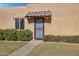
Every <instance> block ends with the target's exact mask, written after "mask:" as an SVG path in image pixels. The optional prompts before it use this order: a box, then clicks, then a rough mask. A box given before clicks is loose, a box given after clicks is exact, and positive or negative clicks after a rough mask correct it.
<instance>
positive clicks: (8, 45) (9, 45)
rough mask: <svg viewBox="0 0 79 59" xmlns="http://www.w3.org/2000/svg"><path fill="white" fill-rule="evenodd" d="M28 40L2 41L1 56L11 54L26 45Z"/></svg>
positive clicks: (0, 42) (0, 45)
mask: <svg viewBox="0 0 79 59" xmlns="http://www.w3.org/2000/svg"><path fill="white" fill-rule="evenodd" d="M27 43H28V42H26V41H25V42H24V41H18V42H16V41H13V42H10V41H7V42H5V41H0V56H5V55H8V54H10V53H11V52H13V51H15V50H16V49H18V48H20V47H22V46H24V45H25V44H27Z"/></svg>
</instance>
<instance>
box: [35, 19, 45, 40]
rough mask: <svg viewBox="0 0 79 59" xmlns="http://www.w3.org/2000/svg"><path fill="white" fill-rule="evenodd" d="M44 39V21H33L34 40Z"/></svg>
mask: <svg viewBox="0 0 79 59" xmlns="http://www.w3.org/2000/svg"><path fill="white" fill-rule="evenodd" d="M43 37H44V20H43V19H41V18H37V19H35V38H36V39H43Z"/></svg>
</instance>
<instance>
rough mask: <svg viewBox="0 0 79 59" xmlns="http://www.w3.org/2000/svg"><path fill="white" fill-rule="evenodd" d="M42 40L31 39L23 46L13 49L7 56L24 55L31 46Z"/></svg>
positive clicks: (33, 46)
mask: <svg viewBox="0 0 79 59" xmlns="http://www.w3.org/2000/svg"><path fill="white" fill-rule="evenodd" d="M42 42H43V41H42V40H32V41H30V42H29V43H28V44H26V45H25V46H24V47H22V48H20V49H18V50H16V51H14V52H13V53H11V54H9V55H8V56H26V55H27V54H28V53H29V52H30V51H31V50H32V49H33V48H35V47H36V46H37V45H39V44H40V43H42Z"/></svg>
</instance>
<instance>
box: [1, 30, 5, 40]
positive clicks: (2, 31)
mask: <svg viewBox="0 0 79 59" xmlns="http://www.w3.org/2000/svg"><path fill="white" fill-rule="evenodd" d="M3 33H4V30H0V40H4V39H3Z"/></svg>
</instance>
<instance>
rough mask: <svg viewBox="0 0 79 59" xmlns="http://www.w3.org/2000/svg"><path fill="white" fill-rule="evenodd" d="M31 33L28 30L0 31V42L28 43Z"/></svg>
mask: <svg viewBox="0 0 79 59" xmlns="http://www.w3.org/2000/svg"><path fill="white" fill-rule="evenodd" d="M31 39H32V32H31V31H30V30H15V29H7V30H0V40H7V41H30V40H31Z"/></svg>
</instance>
